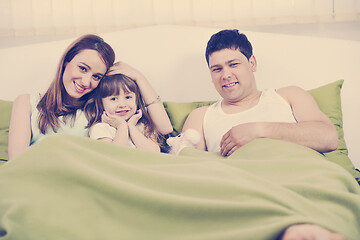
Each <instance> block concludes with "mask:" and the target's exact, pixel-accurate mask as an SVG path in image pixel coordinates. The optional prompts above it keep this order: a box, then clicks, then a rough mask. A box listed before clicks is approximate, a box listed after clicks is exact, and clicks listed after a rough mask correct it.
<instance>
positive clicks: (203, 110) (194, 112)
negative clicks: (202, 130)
mask: <svg viewBox="0 0 360 240" xmlns="http://www.w3.org/2000/svg"><path fill="white" fill-rule="evenodd" d="M208 108H209V106H202V107H199V108H196V109H194V110H192V111H191V113H190V114H189V116H190V115H191V116H192V117H195V116H196V117H200V116H204V115H205V113H206V111H207V109H208Z"/></svg>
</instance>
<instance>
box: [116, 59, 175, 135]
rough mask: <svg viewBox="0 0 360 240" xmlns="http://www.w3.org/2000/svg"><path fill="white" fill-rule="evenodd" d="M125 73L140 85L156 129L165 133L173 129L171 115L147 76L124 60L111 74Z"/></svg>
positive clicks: (118, 63) (117, 64)
mask: <svg viewBox="0 0 360 240" xmlns="http://www.w3.org/2000/svg"><path fill="white" fill-rule="evenodd" d="M119 73H121V74H124V75H126V76H128V77H130V78H131V79H133V80H134V81H135V82H136V83H137V85H138V86H139V89H140V92H141V96H142V98H143V100H144V102H145V104H146V105H147V109H148V112H149V115H150V117H151V119H152V121H153V122H154V125H155V127H156V129H157V130H158V131H159V132H160V133H161V134H163V135H166V134H169V133H171V132H172V131H173V127H172V125H171V122H170V119H169V116H168V115H167V113H166V110H165V108H164V105H163V103H162V101H161V100H160V97H159V95H158V94H157V93H156V92H155V90H154V89H153V87H152V86H151V84H150V83H149V81H148V80H147V79H146V78H145V76H144V75H143V74H142V73H141V72H139V71H138V70H136V69H134V68H133V67H131V66H129V65H128V64H126V63H124V62H121V61H119V62H117V63H115V64H114V65H113V66H112V67H111V68H110V73H109V75H113V74H119Z"/></svg>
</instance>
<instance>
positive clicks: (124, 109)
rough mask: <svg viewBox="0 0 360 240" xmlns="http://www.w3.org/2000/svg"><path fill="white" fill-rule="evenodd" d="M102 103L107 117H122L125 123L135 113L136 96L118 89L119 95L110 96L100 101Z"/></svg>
mask: <svg viewBox="0 0 360 240" xmlns="http://www.w3.org/2000/svg"><path fill="white" fill-rule="evenodd" d="M102 103H103V106H104V109H105V112H107V113H108V114H109V115H115V116H120V117H122V118H123V119H124V120H125V121H127V120H129V119H130V118H131V117H132V116H133V115H134V114H135V113H136V111H137V105H136V95H135V93H134V92H131V91H129V92H125V91H124V89H122V88H121V89H120V94H119V95H112V96H108V97H105V98H103V99H102Z"/></svg>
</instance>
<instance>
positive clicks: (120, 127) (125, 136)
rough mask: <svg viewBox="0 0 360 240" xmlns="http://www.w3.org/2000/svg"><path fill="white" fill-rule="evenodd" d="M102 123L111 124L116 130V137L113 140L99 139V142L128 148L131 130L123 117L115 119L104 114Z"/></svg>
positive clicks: (108, 138)
mask: <svg viewBox="0 0 360 240" xmlns="http://www.w3.org/2000/svg"><path fill="white" fill-rule="evenodd" d="M101 122H103V123H106V124H109V125H110V126H112V127H113V128H115V129H116V133H115V137H114V138H113V139H112V138H110V137H104V138H98V140H101V141H105V142H111V143H116V144H118V145H121V146H128V141H129V130H128V126H127V122H126V121H125V120H124V119H122V118H121V117H115V116H111V115H108V114H107V113H106V112H104V113H103V114H102V116H101Z"/></svg>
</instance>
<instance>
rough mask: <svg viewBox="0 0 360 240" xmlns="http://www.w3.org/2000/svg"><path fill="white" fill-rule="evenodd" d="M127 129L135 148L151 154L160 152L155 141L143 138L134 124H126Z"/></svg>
mask: <svg viewBox="0 0 360 240" xmlns="http://www.w3.org/2000/svg"><path fill="white" fill-rule="evenodd" d="M128 127H129V135H130V138H131V140H132V141H133V143H134V144H135V146H136V148H138V149H143V150H147V151H151V152H160V146H159V144H158V143H157V142H156V140H155V139H151V138H147V137H145V135H144V134H143V133H142V132H140V131H139V129H138V128H137V127H136V126H135V125H134V124H130V123H128Z"/></svg>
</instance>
